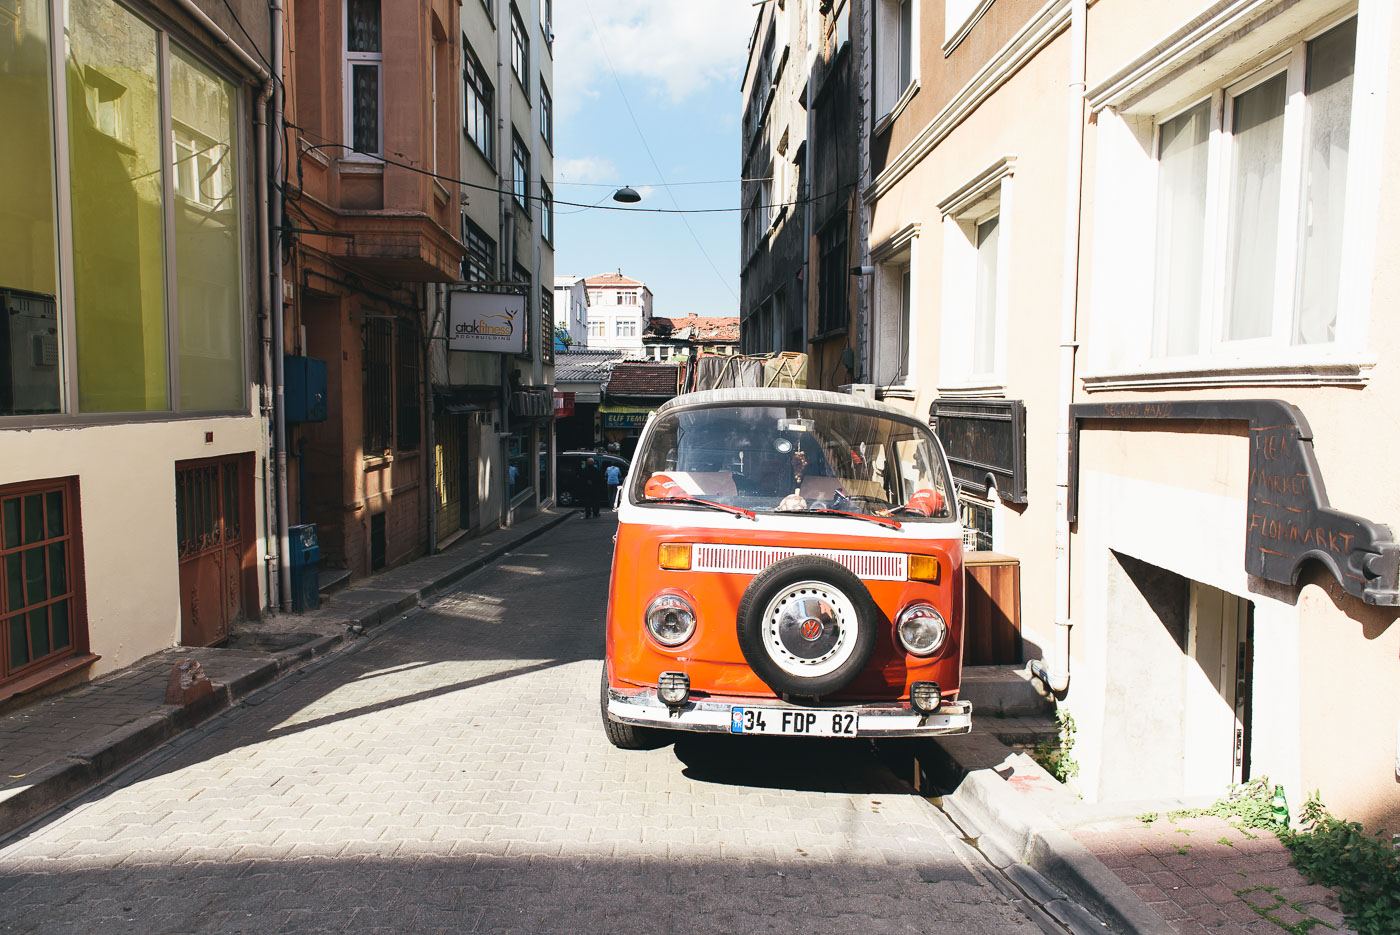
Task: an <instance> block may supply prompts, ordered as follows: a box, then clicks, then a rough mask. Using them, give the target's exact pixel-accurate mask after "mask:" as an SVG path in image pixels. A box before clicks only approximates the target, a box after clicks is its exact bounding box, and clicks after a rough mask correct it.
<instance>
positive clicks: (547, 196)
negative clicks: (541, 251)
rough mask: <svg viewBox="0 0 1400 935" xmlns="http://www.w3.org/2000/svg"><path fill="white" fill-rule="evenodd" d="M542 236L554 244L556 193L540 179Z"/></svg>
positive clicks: (547, 241) (546, 241)
mask: <svg viewBox="0 0 1400 935" xmlns="http://www.w3.org/2000/svg"><path fill="white" fill-rule="evenodd" d="M540 236H541V237H543V238H544V240H545V243H548V244H550V245H551V246H552V245H553V244H554V193H553V192H551V191H550V190H549V186H548V185H546V184H545V183H544V179H540Z"/></svg>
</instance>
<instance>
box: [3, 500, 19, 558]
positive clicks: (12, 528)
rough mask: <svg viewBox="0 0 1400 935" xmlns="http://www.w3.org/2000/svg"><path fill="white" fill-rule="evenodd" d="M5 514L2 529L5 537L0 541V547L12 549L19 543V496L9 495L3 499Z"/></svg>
mask: <svg viewBox="0 0 1400 935" xmlns="http://www.w3.org/2000/svg"><path fill="white" fill-rule="evenodd" d="M3 511H4V514H5V523H4V531H5V538H4V540H3V541H0V548H5V549H13V548H14V547H15V546H17V545H19V544H20V542H19V498H18V497H11V498H10V499H8V500H6V501H5V505H4V507H3Z"/></svg>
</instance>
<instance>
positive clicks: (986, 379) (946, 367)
mask: <svg viewBox="0 0 1400 935" xmlns="http://www.w3.org/2000/svg"><path fill="white" fill-rule="evenodd" d="M1015 165H1016V162H1015V159H1014V158H1013V157H1009V156H1008V157H1005V158H1003V159H1001V160H998V161H997V162H996V163H994V164H993V165H991V166H990V167H989V168H987V169H986V170H984V171H983V172H982V173H980V174H979V175H978V176H977V177H976V178H974V180H973V181H971V182H969V183H968V184H966V185H964V186H963V187H962V188H960V189H959V190H958V191H957V192H955V193H954V194H952V195H950V196H949V197H948V198H945V199H944V200H943V201H942V202H940V203H939V205H938V209H939V211H940V212H941V213H942V214H943V225H944V233H943V271H944V272H943V277H942V285H943V298H942V305H943V309H944V314H943V332H942V335H941V338H942V340H941V341H940V345H941V350H942V357H941V359H940V367H939V380H940V385H942V386H945V387H950V388H954V387H962V388H970V387H976V388H982V389H985V388H989V387H993V386H999V385H1001V383H1002V382H1004V380H1005V369H1006V364H1005V361H1006V328H1007V325H1006V320H1007V305H1008V304H1007V292H1008V284H1009V274H1010V264H1009V263H1008V262H1007V258H1008V257H1009V256H1010V249H1011V243H1010V238H1009V237H1008V234H1007V226H1006V220H1007V219H1006V216H1005V214H1004V212H1003V211H1002V206H1003V204H1010V201H1011V199H1010V192H1011V180H1012V173H1013V171H1014V169H1015Z"/></svg>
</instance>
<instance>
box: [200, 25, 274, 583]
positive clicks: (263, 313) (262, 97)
mask: <svg viewBox="0 0 1400 935" xmlns="http://www.w3.org/2000/svg"><path fill="white" fill-rule="evenodd" d="M175 2H176V5H177V6H179V7H180V9H182V10H183V11H184V12H185V13H187V14H188V15H189V17H190V18H191V19H193V20H194V21H195V22H196V23H198V24H199V25H200V26H201V27H202V28H203V29H204V31H205V32H207V33H208V34H209V35H210V36H211V37H212V38H213V39H214V42H215V43H216V44H217V45H218V46H219V47H220V48H221V49H225V50H227V51H228V52H229V53H230V54H232V55H233V57H234V58H236V59H238V60H239V62H241V63H242V64H243V66H244V67H245V68H247V69H248V70H249V71H251V72H252V73H253V74H254V75H256V76H257V79H258V81H260V82H261V83H262V87H261V89H260V90H259V91H258V100H257V103H256V104H255V105H254V106H253V162H254V169H253V183H254V186H255V193H254V196H253V201H254V211H255V213H256V223H257V262H258V339H259V341H260V343H261V345H262V373H263V379H264V380H267V379H268V377H269V375H270V374H271V373H272V355H271V349H270V346H269V341H270V336H269V334H268V314H269V307H270V305H271V304H272V295H271V292H272V290H271V285H270V283H269V268H270V266H271V251H272V248H271V246H270V245H269V243H268V231H269V227H268V203H269V201H270V199H269V191H268V184H267V178H268V171H267V151H268V143H267V116H266V113H267V108H268V101H269V100H270V99H271V98H272V96H273V93H274V92H275V91H276V87H277V84H276V79H275V77H274V76H273V75H271V74H269V73H268V71H267V69H266V68H264V67H263V66H262V63H261V62H259V61H258V60H257V59H255V58H253V56H251V55H249V54H248V53H247V51H245V50H244V48H243V47H242V46H240V45H239V44H238V43H236V42H234V41H233V39H231V38H230V37H229V34H228V33H226V32H224V30H223V29H222V28H221V27H220V26H219V24H218V23H216V22H214V21H213V20H212V19H210V18H209V17H208V16H207V15H206V14H205V12H204V11H203V10H201V9H200V8H199V7H197V6H195V4H194V2H193V0H175ZM279 2H280V0H279ZM273 122H274V123H278V124H279V125H280V120H278V119H277V118H276V117H274V118H273ZM259 410H260V411H262V412H266V411H267V400H266V399H260V400H259ZM264 490H265V491H266V492H267V493H268V495H269V501H270V496H271V490H272V488H271V485H269V484H266V483H265V484H264ZM265 506H266V507H267V508H268V509H267V517H268V519H271V518H272V509H271V506H272V504H271V502H268V503H267V504H265ZM280 554H281V550H280V549H279V550H278V551H277V552H272V553H271V554H269V555H268V561H269V562H272V561H276V560H278V556H279V555H280ZM266 586H267V590H268V595H269V600H271V594H272V580H271V574H270V571H269V574H268V580H267V582H266Z"/></svg>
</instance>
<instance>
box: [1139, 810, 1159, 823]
mask: <svg viewBox="0 0 1400 935" xmlns="http://www.w3.org/2000/svg"><path fill="white" fill-rule="evenodd" d="M1137 820H1138V821H1140V822H1142V823H1143V824H1144V825H1150V824H1152V823H1153V822H1154V821H1156V820H1157V813H1156V812H1143V813H1142V814H1141V815H1139V816H1138V817H1137Z"/></svg>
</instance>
